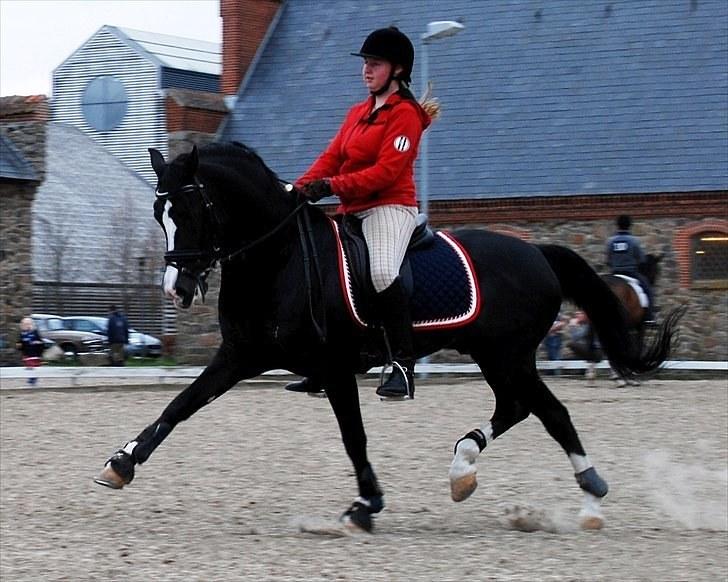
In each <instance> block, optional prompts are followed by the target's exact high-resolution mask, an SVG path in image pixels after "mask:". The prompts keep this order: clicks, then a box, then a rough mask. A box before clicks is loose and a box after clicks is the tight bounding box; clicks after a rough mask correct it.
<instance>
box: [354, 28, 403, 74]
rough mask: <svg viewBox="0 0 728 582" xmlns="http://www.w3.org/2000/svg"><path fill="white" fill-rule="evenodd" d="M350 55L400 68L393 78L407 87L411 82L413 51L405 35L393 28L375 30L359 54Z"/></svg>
mask: <svg viewBox="0 0 728 582" xmlns="http://www.w3.org/2000/svg"><path fill="white" fill-rule="evenodd" d="M351 54H352V55H354V56H357V57H364V58H366V57H370V58H374V59H383V60H385V61H389V62H390V63H392V64H393V65H399V66H401V67H402V72H401V73H400V74H399V75H397V76H396V77H395V78H396V79H398V80H400V81H404V82H405V83H407V84H408V85H409V84H410V83H411V82H412V78H411V76H412V66H413V65H414V62H415V49H414V47H413V46H412V43H411V42H410V39H409V38H407V35H406V34H404V33H403V32H401V31H400V30H399V29H398V28H396V27H395V26H390V27H388V28H379V29H377V30H375V31H374V32H372V33H371V34H370V35H369V36H367V38H366V40H365V41H364V44H363V45H361V49H360V50H359V52H358V53H351Z"/></svg>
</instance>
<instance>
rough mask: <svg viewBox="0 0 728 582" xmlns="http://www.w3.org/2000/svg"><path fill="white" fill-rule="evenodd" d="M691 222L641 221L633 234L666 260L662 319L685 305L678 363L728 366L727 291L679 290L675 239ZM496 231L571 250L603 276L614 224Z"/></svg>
mask: <svg viewBox="0 0 728 582" xmlns="http://www.w3.org/2000/svg"><path fill="white" fill-rule="evenodd" d="M695 222H696V221H695V220H694V219H692V218H663V219H659V218H657V219H655V218H653V219H645V220H637V221H635V224H634V226H633V228H632V232H633V233H634V234H635V235H637V236H638V237H639V238H640V240H641V242H642V246H643V248H644V250H645V252H646V253H653V254H658V255H659V254H662V255H663V259H662V261H661V262H660V274H659V277H658V279H657V284H656V286H655V298H656V303H657V305H658V308H660V310H661V311H660V313H659V314H658V320H659V319H660V317H661V316H662V315H664V314H665V313H667V312H668V311H670V310H672V309H674V308H676V307H678V306H680V305H683V304H685V305H687V308H688V311H687V313H686V315H685V317H684V318H683V321H682V324H681V326H680V344H679V347H678V350H677V352H676V353H675V354H674V358H675V359H683V360H720V361H725V360H728V326H727V325H726V322H728V290H726V289H725V288H712V289H711V288H703V287H689V286H688V287H681V286H680V273H679V267H678V261H677V254H676V250H675V235H676V233H677V232H679V231H680V230H681V229H683V228H685V227H687V226H689V225H690V224H693V223H695ZM491 228H493V229H494V230H503V231H505V232H507V231H508V230H509V228H510V229H512V231H513V232H514V233H523V234H524V235H525V236H524V238H527V239H528V240H529V241H530V242H533V243H543V244H560V245H564V246H568V247H570V248H572V249H573V250H575V251H577V252H578V253H579V254H580V255H582V256H583V257H584V258H585V259H586V260H587V261H588V262H589V263H590V264H591V265H592V267H594V268H595V269H596V270H597V271H599V272H605V271H606V268H605V264H606V260H605V243H606V240H607V239H608V238H609V236H611V235H612V234H613V231H614V223H613V221H611V220H595V221H573V220H568V221H552V222H545V223H540V224H538V223H532V222H517V221H516V222H513V223H509V224H507V225H492V226H491Z"/></svg>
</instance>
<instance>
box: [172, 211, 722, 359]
mask: <svg viewBox="0 0 728 582" xmlns="http://www.w3.org/2000/svg"><path fill="white" fill-rule="evenodd" d="M694 222H695V220H694V219H692V218H663V219H659V218H658V219H644V220H636V221H635V225H634V227H633V232H634V234H636V235H637V236H639V237H640V239H641V241H642V244H643V247H644V250H645V252H647V253H653V254H662V255H663V259H662V261H661V263H660V275H659V277H658V280H657V285H656V287H655V295H656V301H657V305H658V307H659V308H660V309H661V311H660V314H665V313H667V312H669V311H670V310H672V309H674V308H676V307H678V306H680V305H683V304H685V305H687V307H688V311H687V314H686V316H685V317H684V319H683V321H682V325H681V328H680V343H679V346H678V349H677V351H676V353H675V354H674V355H673V357H674V358H675V359H683V360H693V359H695V360H720V361H725V360H728V329H727V327H728V326H726V325H725V322H726V321H728V291H727V290H726V289H725V288H715V289H710V288H700V287H696V288H691V287H681V286H680V285H679V272H678V271H679V269H678V263H677V260H676V253H675V248H674V239H675V233H676V232H679V231H680V229H682V228H685V227H686V226H688V225H690V224H692V223H694ZM448 227H455V228H459V227H460V225H442V226H441V228H448ZM474 228H485V226H483V225H480V226H474ZM488 228H490V229H492V230H496V231H499V232H504V233H506V234H511V235H515V236H519V237H521V238H524V239H526V240H528V241H529V242H533V243H542V244H560V245H564V246H567V247H570V248H572V249H573V250H575V251H577V252H578V253H579V254H581V255H582V256H583V257H584V258H585V259H586V260H587V261H588V262H589V263H590V264H591V265H592V266H593V267H594V268H595V269H596V270H597V271H599V272H604V271H605V243H606V240H607V239H608V238H609V236H611V234H612V233H613V231H614V221H613V220H611V219H610V220H590V221H586V220H584V221H577V220H572V219H569V220H563V221H559V220H554V221H545V222H534V221H532V220H523V221H512V222H508V223H498V224H490V225H488ZM210 282H211V285H210V292H209V293H208V296H207V303H206V305H205V306H201V307H195V308H193V309H191V310H189V311H187V312H184V313H182V314H180V316H179V318H178V327H179V335H178V344H177V348H178V351H177V353H178V356H179V358H180V360H182V361H184V362H185V363H190V364H193V363H194V364H205V363H207V362H209V359H210V357H211V356H212V354H213V353H214V350H215V348H216V347H217V345H218V342H219V337H220V336H219V332H218V328H217V309H216V308H215V306H216V302H217V294H218V290H219V274H218V273H217V272H216V273H214V274H213V275H212V276H211V277H210ZM486 300H487V299H486ZM567 308H568V307H567ZM658 319H659V317H658ZM441 356H442V355H441ZM438 359H440V360H442V359H443V358H442V357H440V358H438ZM445 359H447V356H446V357H445Z"/></svg>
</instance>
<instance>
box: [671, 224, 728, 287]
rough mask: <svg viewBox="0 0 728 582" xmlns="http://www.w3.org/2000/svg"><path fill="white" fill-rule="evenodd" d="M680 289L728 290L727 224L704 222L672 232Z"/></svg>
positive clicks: (688, 225)
mask: <svg viewBox="0 0 728 582" xmlns="http://www.w3.org/2000/svg"><path fill="white" fill-rule="evenodd" d="M673 244H674V248H675V258H676V259H677V267H678V276H679V280H680V287H681V288H682V289H690V288H691V287H696V288H704V289H726V288H728V220H723V219H720V218H705V219H703V220H700V221H697V222H692V223H688V224H686V225H685V226H683V227H682V228H678V229H677V230H676V231H675V238H674V242H673Z"/></svg>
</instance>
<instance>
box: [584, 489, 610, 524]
mask: <svg viewBox="0 0 728 582" xmlns="http://www.w3.org/2000/svg"><path fill="white" fill-rule="evenodd" d="M579 524H580V526H581V529H602V527H604V514H603V513H602V504H601V500H600V499H599V498H598V497H596V496H595V495H592V494H591V493H587V492H586V491H584V499H583V501H582V503H581V511H580V512H579Z"/></svg>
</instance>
